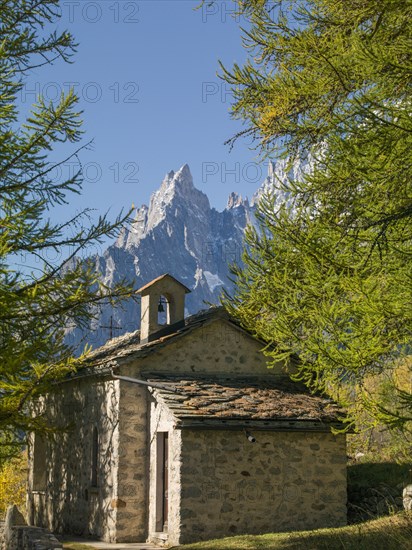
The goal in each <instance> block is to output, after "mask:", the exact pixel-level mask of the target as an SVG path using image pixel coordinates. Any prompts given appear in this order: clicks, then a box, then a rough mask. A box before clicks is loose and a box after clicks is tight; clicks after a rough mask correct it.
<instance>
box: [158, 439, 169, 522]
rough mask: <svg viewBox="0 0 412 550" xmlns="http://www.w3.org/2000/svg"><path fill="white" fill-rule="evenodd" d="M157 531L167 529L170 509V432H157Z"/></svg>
mask: <svg viewBox="0 0 412 550" xmlns="http://www.w3.org/2000/svg"><path fill="white" fill-rule="evenodd" d="M156 462H157V463H156V531H157V532H166V531H167V517H168V511H169V502H168V491H169V434H168V432H158V434H157V460H156Z"/></svg>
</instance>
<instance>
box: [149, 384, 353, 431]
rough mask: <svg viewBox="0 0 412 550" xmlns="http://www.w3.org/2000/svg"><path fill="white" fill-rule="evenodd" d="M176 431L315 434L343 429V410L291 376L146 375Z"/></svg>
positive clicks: (156, 397)
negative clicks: (210, 430) (309, 432)
mask: <svg viewBox="0 0 412 550" xmlns="http://www.w3.org/2000/svg"><path fill="white" fill-rule="evenodd" d="M146 378H147V381H148V383H149V385H150V383H152V384H153V387H152V393H153V395H154V397H155V399H156V400H158V401H160V402H162V403H163V404H164V405H165V406H167V408H168V409H169V410H170V411H171V413H172V414H173V416H174V417H175V419H176V427H182V428H184V427H190V428H201V429H207V428H210V429H212V428H213V429H242V428H246V427H253V428H254V429H261V430H293V431H295V430H304V431H308V430H311V431H312V430H316V431H330V429H331V427H335V428H342V421H343V418H344V411H343V410H342V409H341V408H340V407H339V406H338V405H337V404H336V403H334V402H333V401H331V400H330V399H328V398H326V397H324V396H320V395H313V394H310V393H309V391H308V390H307V388H306V387H305V386H304V385H303V384H300V383H297V382H293V381H291V380H290V378H289V377H288V376H286V375H285V376H273V375H271V376H259V377H257V376H250V377H234V376H230V377H228V376H227V377H225V376H213V377H203V376H192V375H180V376H174V375H166V374H162V375H150V374H147V375H146Z"/></svg>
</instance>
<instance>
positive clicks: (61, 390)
mask: <svg viewBox="0 0 412 550" xmlns="http://www.w3.org/2000/svg"><path fill="white" fill-rule="evenodd" d="M118 403H119V383H118V381H113V380H109V379H107V378H102V377H94V378H80V379H77V380H74V381H70V382H67V383H64V384H62V385H60V386H59V387H58V388H57V389H56V391H55V392H54V393H53V394H50V395H49V396H48V397H47V399H46V400H43V401H41V402H39V403H38V404H37V410H36V413H41V412H43V413H45V414H47V416H48V417H49V418H50V420H51V421H52V423H53V424H54V425H55V426H59V427H60V430H61V431H59V432H57V433H56V434H55V435H53V436H52V437H50V438H48V440H46V444H45V445H46V453H45V454H46V456H45V464H44V468H45V470H46V479H45V485H44V487H42V488H41V490H39V488H38V487H36V489H37V490H33V444H31V445H30V446H29V462H30V464H31V467H30V470H29V494H28V517H29V522H30V524H33V525H36V526H40V527H46V528H47V529H49V530H50V531H53V532H56V533H62V532H68V533H73V534H76V535H86V536H87V535H94V536H96V537H100V538H103V539H104V540H106V541H112V540H116V516H117V510H118V508H117V506H116V499H117V496H118V495H117V492H118V478H117V466H118V454H119V449H118V447H119V443H118V442H119V433H118V430H119V427H118V426H119V418H118ZM94 428H97V433H98V467H97V484H95V485H96V486H92V479H91V470H92V441H93V430H94ZM32 443H33V441H32Z"/></svg>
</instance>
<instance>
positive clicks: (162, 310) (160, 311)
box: [157, 299, 165, 313]
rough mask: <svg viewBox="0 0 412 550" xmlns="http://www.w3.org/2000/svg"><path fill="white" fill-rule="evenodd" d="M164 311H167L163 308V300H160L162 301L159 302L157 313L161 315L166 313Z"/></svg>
mask: <svg viewBox="0 0 412 550" xmlns="http://www.w3.org/2000/svg"><path fill="white" fill-rule="evenodd" d="M164 310H165V308H164V307H163V303H162V300H161V299H160V300H159V305H158V306H157V311H158V312H159V313H164Z"/></svg>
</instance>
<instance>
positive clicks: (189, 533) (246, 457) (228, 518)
mask: <svg viewBox="0 0 412 550" xmlns="http://www.w3.org/2000/svg"><path fill="white" fill-rule="evenodd" d="M253 435H254V436H255V437H256V442H255V443H250V442H249V441H248V439H247V438H246V436H245V434H244V433H243V432H241V431H238V432H235V431H212V430H203V431H200V430H198V431H189V430H183V431H182V453H181V457H180V460H181V511H180V514H181V515H180V529H181V533H182V536H181V537H180V538H179V533H178V532H176V533H173V532H170V538H169V541H168V542H169V544H178V543H180V544H182V543H187V542H191V541H195V540H203V539H209V538H214V537H223V536H229V535H237V534H240V533H250V534H258V533H266V532H273V531H275V532H276V531H291V530H304V529H315V528H320V527H333V526H339V525H344V524H345V523H346V445H345V437H344V436H343V435H337V436H334V435H332V434H330V433H299V432H268V431H255V432H253ZM178 539H179V540H178Z"/></svg>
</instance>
